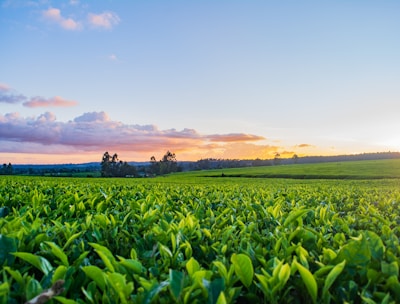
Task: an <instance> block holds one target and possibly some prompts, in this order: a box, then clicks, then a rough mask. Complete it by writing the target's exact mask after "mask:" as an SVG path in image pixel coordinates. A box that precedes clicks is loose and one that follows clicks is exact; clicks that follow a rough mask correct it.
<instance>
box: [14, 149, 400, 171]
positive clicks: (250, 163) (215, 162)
mask: <svg viewBox="0 0 400 304" xmlns="http://www.w3.org/2000/svg"><path fill="white" fill-rule="evenodd" d="M379 159H400V152H380V153H363V154H356V155H336V156H305V157H292V158H275V159H246V160H238V159H214V158H208V159H201V160H198V161H179V160H178V165H179V167H180V168H181V170H182V171H196V170H210V169H225V168H243V167H259V166H276V165H288V164H310V163H325V162H342V161H358V160H379ZM128 163H129V164H130V165H133V166H135V167H137V168H139V169H140V170H141V171H143V172H145V171H146V168H147V167H148V166H149V165H150V162H134V161H131V162H128ZM100 169H101V167H100V162H89V163H81V164H53V165H46V164H42V165H34V164H25V165H13V171H14V174H39V175H41V174H49V175H56V174H60V173H61V174H67V173H68V174H76V173H87V175H88V176H89V175H91V174H92V173H94V172H99V171H100Z"/></svg>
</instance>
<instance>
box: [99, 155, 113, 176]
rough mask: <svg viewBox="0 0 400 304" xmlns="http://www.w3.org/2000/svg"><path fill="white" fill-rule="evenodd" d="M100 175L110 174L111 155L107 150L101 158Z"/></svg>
mask: <svg viewBox="0 0 400 304" xmlns="http://www.w3.org/2000/svg"><path fill="white" fill-rule="evenodd" d="M101 176H102V177H109V176H111V155H110V154H109V153H108V152H104V154H103V158H102V160H101Z"/></svg>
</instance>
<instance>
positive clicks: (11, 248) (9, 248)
mask: <svg viewBox="0 0 400 304" xmlns="http://www.w3.org/2000/svg"><path fill="white" fill-rule="evenodd" d="M17 250H18V249H17V240H16V239H14V238H10V237H7V236H5V235H2V234H0V265H12V264H13V262H14V256H13V255H12V253H13V252H16V251H17Z"/></svg>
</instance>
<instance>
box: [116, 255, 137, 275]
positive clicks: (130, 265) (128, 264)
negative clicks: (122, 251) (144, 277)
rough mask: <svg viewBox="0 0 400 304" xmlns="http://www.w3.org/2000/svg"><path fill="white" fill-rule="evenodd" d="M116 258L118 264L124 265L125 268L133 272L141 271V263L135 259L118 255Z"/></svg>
mask: <svg viewBox="0 0 400 304" xmlns="http://www.w3.org/2000/svg"><path fill="white" fill-rule="evenodd" d="M118 259H120V262H119V263H120V264H121V265H122V266H124V267H125V268H126V269H127V270H130V271H133V273H135V274H141V273H142V269H143V266H142V263H140V262H139V261H137V260H132V259H124V258H123V257H120V256H118Z"/></svg>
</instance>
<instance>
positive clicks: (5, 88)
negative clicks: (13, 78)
mask: <svg viewBox="0 0 400 304" xmlns="http://www.w3.org/2000/svg"><path fill="white" fill-rule="evenodd" d="M9 90H10V87H9V86H8V85H6V84H5V83H0V92H7V91H9Z"/></svg>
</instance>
